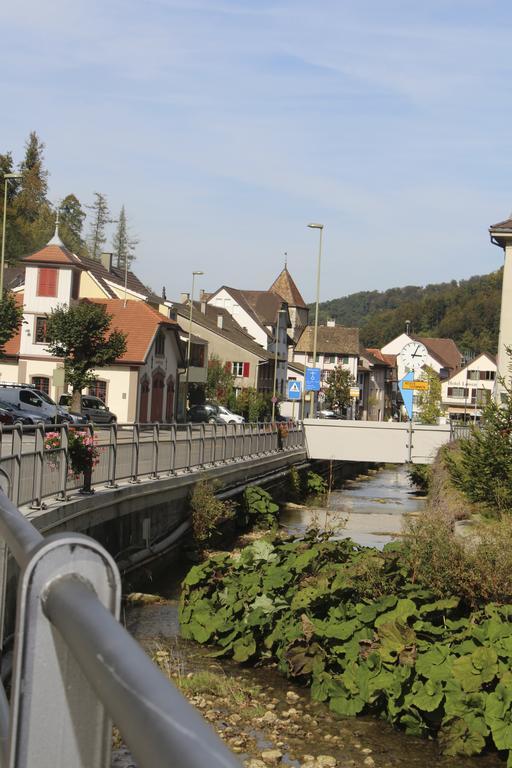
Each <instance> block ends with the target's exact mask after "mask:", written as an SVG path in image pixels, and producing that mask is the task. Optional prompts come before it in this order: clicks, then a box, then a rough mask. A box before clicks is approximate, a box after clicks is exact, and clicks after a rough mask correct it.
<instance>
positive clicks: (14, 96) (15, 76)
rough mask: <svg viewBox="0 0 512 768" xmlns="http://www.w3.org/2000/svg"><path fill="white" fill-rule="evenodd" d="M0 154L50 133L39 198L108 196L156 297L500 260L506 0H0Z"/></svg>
mask: <svg viewBox="0 0 512 768" xmlns="http://www.w3.org/2000/svg"><path fill="white" fill-rule="evenodd" d="M0 21H1V26H2V29H3V34H2V43H1V45H0V73H1V74H0V93H1V97H2V104H3V109H2V118H1V121H0V125H1V131H0V136H1V142H0V151H7V150H12V151H13V152H14V155H15V157H16V158H17V159H20V158H21V155H22V151H23V145H24V142H25V139H26V137H27V136H28V134H29V132H30V131H31V130H36V131H37V132H38V134H39V136H40V138H41V139H42V140H43V141H44V142H45V144H46V161H47V166H48V168H49V170H50V173H51V176H50V196H51V199H52V201H54V202H56V201H57V200H58V199H59V198H61V197H63V196H64V195H65V194H67V193H69V192H73V193H75V194H76V195H77V196H78V197H79V199H80V200H81V201H82V203H83V204H87V203H90V202H91V201H92V196H93V192H94V191H96V190H97V191H101V192H104V193H105V194H106V195H107V197H108V200H109V203H110V205H111V208H112V211H113V213H117V212H118V211H119V209H120V207H121V205H122V204H124V205H125V207H126V211H127V214H128V217H129V220H130V222H131V226H132V230H133V233H134V234H136V235H137V237H138V238H139V240H140V244H139V246H138V250H137V262H136V271H137V273H138V274H139V275H140V277H141V278H142V279H143V280H144V281H145V282H147V283H148V284H150V285H151V286H152V287H153V288H154V289H156V290H158V291H160V290H161V287H162V286H163V285H165V286H166V288H167V294H168V296H169V297H170V298H175V297H178V295H179V293H180V292H181V291H186V290H189V288H190V282H191V271H192V269H202V270H204V272H205V273H206V274H205V276H204V278H201V280H202V282H201V283H200V284H199V285H200V287H204V288H206V289H207V290H213V289H215V288H217V287H218V286H219V285H220V284H223V283H225V284H228V285H234V286H237V287H240V288H254V289H256V288H268V287H269V286H270V284H271V283H272V281H273V280H274V278H275V277H276V275H277V274H278V272H279V271H280V269H281V267H282V265H283V260H284V256H283V254H284V252H285V251H287V252H288V265H289V269H290V271H291V273H292V274H293V276H294V277H295V279H296V282H297V283H298V285H299V288H300V289H301V290H302V292H303V295H304V297H305V298H306V300H312V299H313V298H314V291H315V269H316V263H315V260H316V255H317V242H318V234H317V232H316V231H313V230H309V229H307V227H306V225H307V223H308V222H309V221H320V222H322V223H324V224H325V238H324V244H325V248H324V259H323V268H322V288H321V296H322V299H329V298H334V297H338V296H342V295H345V294H347V293H351V292H353V291H357V290H373V289H385V288H388V287H391V286H395V285H405V284H411V283H412V284H425V283H428V282H438V281H442V280H451V279H454V278H455V279H460V278H464V277H468V276H470V275H472V274H479V273H485V272H488V271H491V270H493V269H496V268H497V267H498V266H500V265H501V263H502V253H501V251H499V250H498V249H497V248H495V247H493V246H491V245H490V244H489V238H488V233H487V229H488V226H489V225H490V224H491V223H494V222H496V221H499V220H501V219H504V218H507V217H508V215H509V214H510V212H511V210H512V185H511V180H512V174H511V170H512V169H511V164H512V152H511V146H510V145H511V136H512V132H511V129H510V123H511V120H512V101H511V99H510V90H511V83H512V76H511V75H512V72H511V69H512V65H511V57H510V54H509V49H510V34H511V31H512V6H511V5H510V3H508V2H506V0H499V1H498V0H428V2H426V3H425V2H423V3H420V2H411V0H386V1H385V2H384V0H350V1H347V0H315V2H311V0H309V1H305V0H281V2H278V1H275V2H274V0H188V1H187V0H181V2H180V1H179V0H176V1H175V0H145V1H143V0H54V1H53V2H52V3H51V5H50V4H48V3H42V2H40V0H25V1H24V2H20V3H8V4H7V3H4V4H3V6H2V10H1V11H0Z"/></svg>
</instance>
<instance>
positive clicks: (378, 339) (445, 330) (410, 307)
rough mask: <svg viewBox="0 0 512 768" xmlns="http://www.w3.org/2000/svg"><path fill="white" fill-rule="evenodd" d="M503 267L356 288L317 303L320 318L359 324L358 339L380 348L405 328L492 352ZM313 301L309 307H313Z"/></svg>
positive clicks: (496, 332) (496, 335)
mask: <svg viewBox="0 0 512 768" xmlns="http://www.w3.org/2000/svg"><path fill="white" fill-rule="evenodd" d="M502 273H503V270H501V269H500V270H498V271H497V272H491V274H489V275H477V276H475V277H470V278H469V280H460V281H457V280H452V281H451V282H450V283H433V284H431V285H427V286H425V287H424V288H422V287H420V286H416V285H407V286H405V287H404V288H389V289H388V290H387V291H360V292H359V293H352V294H350V295H349V296H343V297H342V298H340V299H332V300H331V301H325V302H323V303H322V304H320V311H319V316H320V319H321V321H322V322H325V321H326V320H327V319H328V318H334V319H335V320H336V322H337V323H339V324H340V325H348V326H359V328H360V330H361V342H362V343H363V344H364V345H365V346H369V347H381V346H382V345H383V344H385V343H386V342H387V341H390V339H392V338H394V337H395V336H398V334H399V333H401V332H402V331H404V330H405V322H406V320H409V321H410V323H411V333H414V334H417V335H419V336H437V337H448V338H452V339H454V341H455V342H456V343H457V344H458V345H459V347H460V349H461V350H468V351H473V352H484V351H485V352H491V353H495V352H496V350H497V346H498V331H499V319H500V302H501V282H502ZM313 306H314V305H310V307H313Z"/></svg>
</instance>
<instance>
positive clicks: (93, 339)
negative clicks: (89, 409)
mask: <svg viewBox="0 0 512 768" xmlns="http://www.w3.org/2000/svg"><path fill="white" fill-rule="evenodd" d="M111 321H112V315H109V314H108V313H107V311H106V310H105V307H103V306H101V305H99V304H94V303H92V302H89V301H81V302H80V303H79V304H74V305H73V306H71V307H68V306H66V305H61V306H58V307H57V308H56V309H54V310H53V311H52V312H51V314H50V315H48V319H47V323H46V340H47V350H48V352H50V354H52V355H54V356H55V357H62V358H64V370H65V376H66V381H67V382H68V383H69V384H71V387H72V389H73V398H72V401H71V410H73V411H76V412H78V413H80V412H81V398H80V394H81V392H82V389H84V387H86V386H88V385H91V384H92V383H93V382H94V381H95V378H96V377H95V376H94V374H93V373H92V370H93V369H94V368H102V367H104V366H105V365H111V364H112V363H113V362H114V361H115V360H117V358H119V357H121V355H122V354H123V353H124V352H125V351H126V334H125V333H122V332H121V331H119V330H117V329H114V330H113V331H110V323H111Z"/></svg>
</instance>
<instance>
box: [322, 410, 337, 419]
mask: <svg viewBox="0 0 512 768" xmlns="http://www.w3.org/2000/svg"><path fill="white" fill-rule="evenodd" d="M318 418H319V419H339V418H341V417H340V416H339V415H338V414H337V413H335V412H334V411H330V410H329V409H328V408H323V409H322V410H321V411H318Z"/></svg>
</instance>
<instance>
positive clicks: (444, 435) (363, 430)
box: [304, 419, 468, 464]
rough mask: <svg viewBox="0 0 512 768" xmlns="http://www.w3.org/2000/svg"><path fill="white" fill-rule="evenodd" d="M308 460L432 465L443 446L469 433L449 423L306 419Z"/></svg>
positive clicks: (465, 429)
mask: <svg viewBox="0 0 512 768" xmlns="http://www.w3.org/2000/svg"><path fill="white" fill-rule="evenodd" d="M304 431H305V435H306V450H307V454H308V457H309V458H315V459H324V460H326V461H330V460H336V461H362V462H375V463H379V464H380V463H386V464H388V463H389V464H431V463H432V462H433V461H434V458H435V455H436V453H437V451H438V450H439V448H440V447H441V446H442V445H445V444H446V443H448V442H449V441H450V440H453V439H454V438H455V437H461V436H463V435H465V434H468V429H467V428H462V429H461V428H453V427H452V426H451V425H449V424H439V425H430V424H429V425H423V424H416V423H414V422H385V421H348V420H347V421H341V420H334V419H333V420H330V419H305V420H304Z"/></svg>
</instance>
